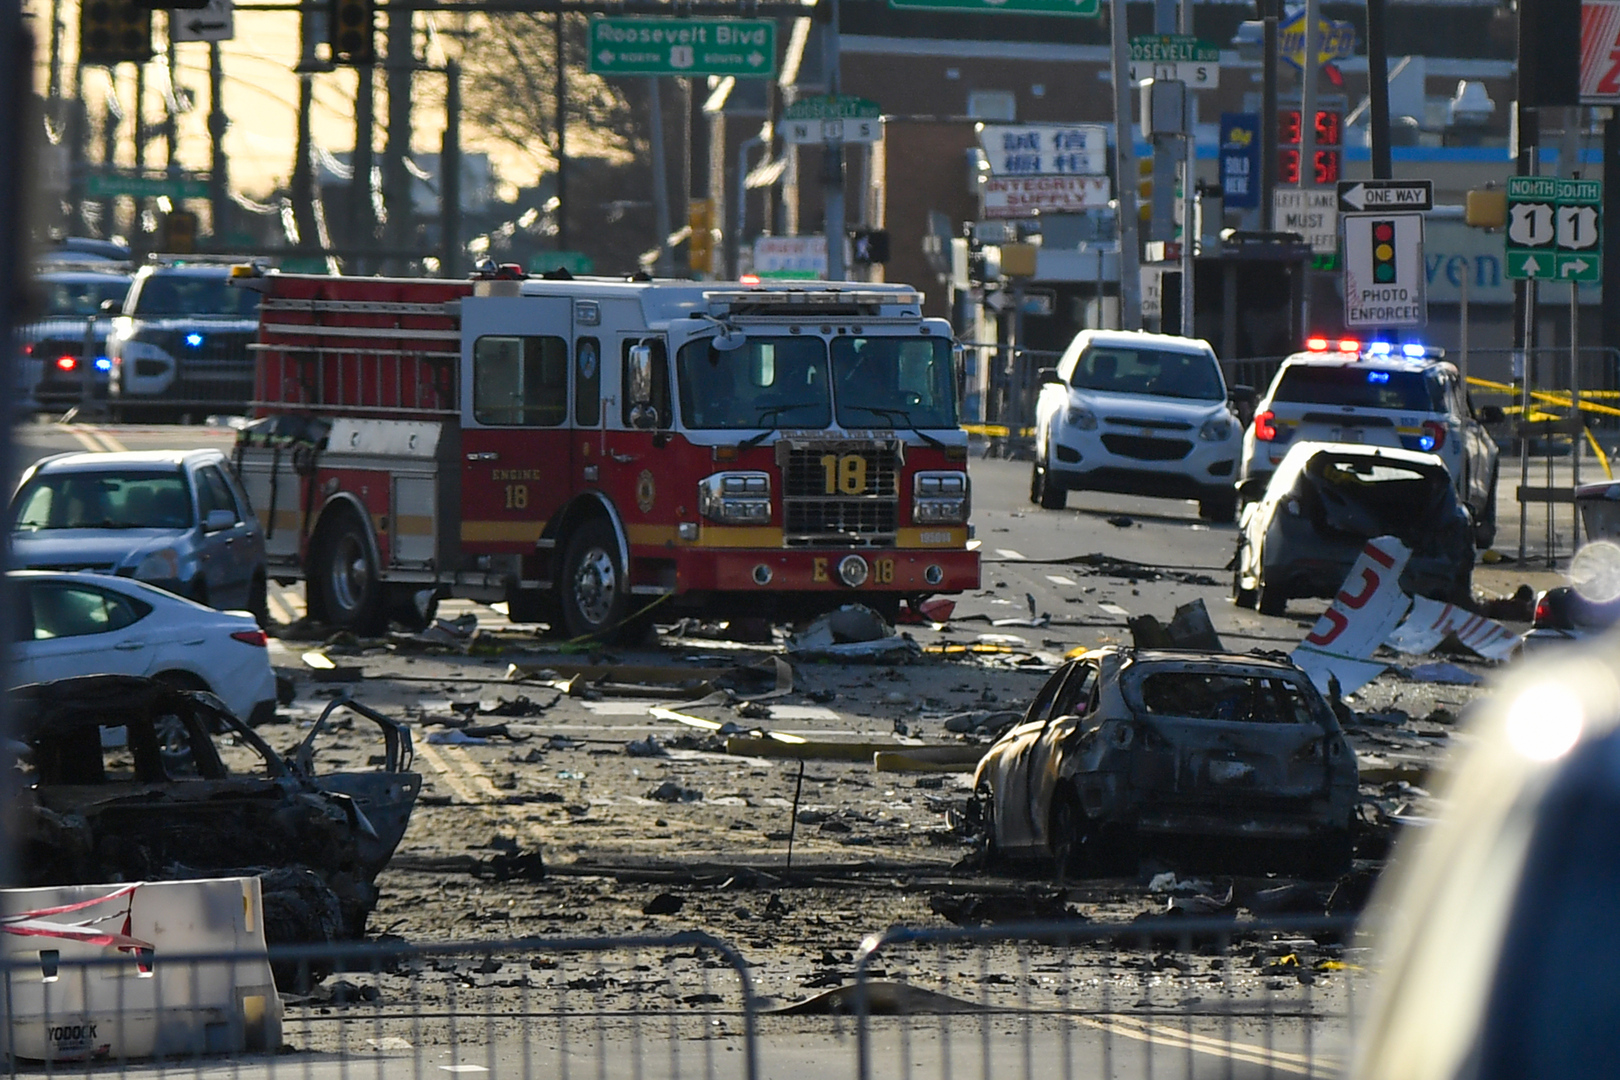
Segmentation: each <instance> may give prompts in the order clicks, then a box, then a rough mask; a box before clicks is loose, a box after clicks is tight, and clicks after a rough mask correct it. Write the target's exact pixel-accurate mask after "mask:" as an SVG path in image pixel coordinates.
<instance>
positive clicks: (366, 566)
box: [313, 510, 388, 636]
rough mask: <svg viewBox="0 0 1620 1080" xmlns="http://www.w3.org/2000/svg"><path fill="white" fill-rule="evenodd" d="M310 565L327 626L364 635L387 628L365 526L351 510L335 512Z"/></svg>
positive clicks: (382, 599) (375, 564) (378, 580)
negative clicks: (328, 624)
mask: <svg viewBox="0 0 1620 1080" xmlns="http://www.w3.org/2000/svg"><path fill="white" fill-rule="evenodd" d="M314 564H315V566H314V574H313V576H314V578H315V588H316V589H317V590H318V591H319V593H320V597H321V610H322V611H324V612H325V614H326V621H327V622H328V623H330V624H331V625H332V626H335V627H337V628H338V629H340V630H349V631H352V632H354V633H356V634H362V635H366V636H372V635H376V634H380V633H382V632H383V631H384V630H386V629H387V614H388V613H387V610H386V608H385V606H384V597H383V583H382V581H381V580H380V579H379V577H378V574H377V560H376V557H375V556H373V555H372V553H371V542H370V538H369V537H367V536H366V531H365V527H364V526H363V525H362V524H361V523H360V519H359V518H358V517H357V516H356V515H355V514H354V512H353V511H350V510H341V511H339V513H338V517H337V519H336V520H335V521H333V523H332V526H331V528H330V529H328V530H327V531H326V533H325V535H324V536H323V537H322V538H321V543H320V546H319V547H318V548H317V550H316V555H315V559H314Z"/></svg>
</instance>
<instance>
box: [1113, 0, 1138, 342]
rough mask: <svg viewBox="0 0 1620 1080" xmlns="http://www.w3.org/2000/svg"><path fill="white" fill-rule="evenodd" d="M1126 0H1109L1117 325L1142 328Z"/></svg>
mask: <svg viewBox="0 0 1620 1080" xmlns="http://www.w3.org/2000/svg"><path fill="white" fill-rule="evenodd" d="M1125 8H1126V3H1125V0H1110V7H1109V12H1108V21H1109V24H1110V29H1111V31H1112V34H1113V65H1114V71H1113V76H1114V175H1115V177H1116V178H1117V179H1116V184H1117V185H1118V188H1117V190H1118V199H1117V200H1116V205H1117V206H1118V210H1117V215H1118V218H1119V325H1120V327H1121V328H1122V329H1125V330H1140V329H1141V328H1142V248H1141V245H1140V244H1139V243H1138V242H1137V230H1136V225H1137V220H1136V144H1135V142H1134V141H1133V140H1134V135H1133V134H1132V132H1131V43H1130V37H1129V32H1128V31H1127V30H1126V28H1125Z"/></svg>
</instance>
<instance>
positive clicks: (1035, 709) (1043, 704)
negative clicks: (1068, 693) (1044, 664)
mask: <svg viewBox="0 0 1620 1080" xmlns="http://www.w3.org/2000/svg"><path fill="white" fill-rule="evenodd" d="M1079 666H1080V665H1079V664H1071V665H1070V666H1068V667H1066V668H1058V669H1057V671H1056V672H1054V673H1053V674H1052V677H1051V678H1049V679H1047V680H1046V682H1044V683H1042V684H1041V688H1040V690H1039V691H1038V692H1037V693H1036V694H1035V698H1034V700H1033V701H1031V702H1030V703H1029V708H1028V709H1027V710H1025V712H1024V722H1025V723H1028V722H1029V721H1031V720H1045V719H1046V718H1047V716H1049V715H1050V713H1051V708H1052V702H1053V700H1054V699H1055V698H1056V697H1057V694H1058V690H1059V689H1060V688H1061V687H1062V686H1063V684H1064V682H1065V681H1066V680H1067V679H1068V678H1069V676H1070V675H1071V674H1072V673H1073V672H1074V670H1075V669H1076V668H1078V667H1079Z"/></svg>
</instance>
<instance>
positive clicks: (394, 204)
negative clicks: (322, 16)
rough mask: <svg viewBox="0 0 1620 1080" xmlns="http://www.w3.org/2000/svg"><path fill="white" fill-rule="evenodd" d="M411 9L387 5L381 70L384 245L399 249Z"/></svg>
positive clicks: (404, 231) (409, 216) (409, 214)
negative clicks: (383, 84) (383, 89)
mask: <svg viewBox="0 0 1620 1080" xmlns="http://www.w3.org/2000/svg"><path fill="white" fill-rule="evenodd" d="M414 28H415V18H414V11H413V9H412V8H411V7H410V6H409V4H408V0H407V2H406V3H401V5H400V6H399V7H395V6H394V4H393V3H390V4H389V5H388V34H387V40H388V56H387V59H386V60H384V71H385V72H386V82H387V86H388V141H387V142H386V143H385V144H384V145H383V162H382V190H383V206H384V208H385V209H386V211H387V213H388V225H387V236H388V244H387V246H388V247H389V248H391V249H393V250H394V251H401V250H403V249H405V248H408V247H410V246H411V225H412V221H413V219H414V218H415V216H416V214H415V208H414V207H413V206H412V205H411V174H410V173H409V172H408V171H407V170H406V168H405V158H406V157H407V156H408V155H409V154H410V152H411V76H412V73H413V71H414V69H415V67H416V56H415V29H414Z"/></svg>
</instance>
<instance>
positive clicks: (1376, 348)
mask: <svg viewBox="0 0 1620 1080" xmlns="http://www.w3.org/2000/svg"><path fill="white" fill-rule="evenodd" d="M1389 347H1390V346H1389V342H1387V341H1373V342H1369V343H1368V345H1367V355H1368V356H1388V355H1389Z"/></svg>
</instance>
